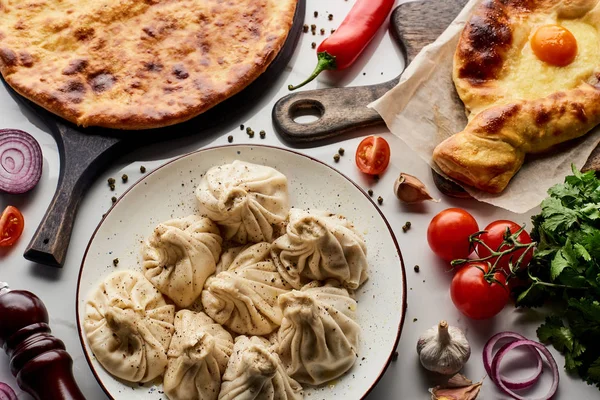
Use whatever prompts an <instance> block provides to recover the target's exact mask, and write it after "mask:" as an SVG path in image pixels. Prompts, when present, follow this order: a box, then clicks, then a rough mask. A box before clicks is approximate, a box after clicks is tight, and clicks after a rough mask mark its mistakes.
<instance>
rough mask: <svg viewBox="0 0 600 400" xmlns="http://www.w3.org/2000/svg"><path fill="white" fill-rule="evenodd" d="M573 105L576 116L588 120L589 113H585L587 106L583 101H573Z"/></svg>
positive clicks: (581, 119) (584, 120) (580, 119)
mask: <svg viewBox="0 0 600 400" xmlns="http://www.w3.org/2000/svg"><path fill="white" fill-rule="evenodd" d="M571 107H572V108H573V113H574V114H575V117H577V119H578V120H579V121H581V122H583V123H586V122H587V121H588V117H587V114H586V113H585V107H584V106H583V104H581V103H571Z"/></svg>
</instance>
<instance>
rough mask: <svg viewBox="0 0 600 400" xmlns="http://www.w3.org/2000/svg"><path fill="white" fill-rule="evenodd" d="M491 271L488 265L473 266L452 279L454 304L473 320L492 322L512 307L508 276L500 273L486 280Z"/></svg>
mask: <svg viewBox="0 0 600 400" xmlns="http://www.w3.org/2000/svg"><path fill="white" fill-rule="evenodd" d="M489 268H490V266H489V264H488V263H484V262H472V263H469V264H466V265H465V266H464V267H462V268H460V269H459V270H458V272H456V274H455V275H454V278H453V279H452V283H451V284H450V297H452V302H453V303H454V305H455V306H456V308H458V310H459V311H460V312H462V313H463V314H464V315H466V316H467V317H469V318H473V319H487V318H491V317H493V316H494V315H496V314H498V313H499V312H500V311H502V309H503V308H504V306H505V305H506V303H508V298H509V289H508V287H507V286H506V277H505V275H504V273H502V271H498V270H496V272H494V273H493V276H492V277H490V278H492V279H486V277H485V274H487V273H488V271H489Z"/></svg>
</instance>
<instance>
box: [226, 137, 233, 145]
mask: <svg viewBox="0 0 600 400" xmlns="http://www.w3.org/2000/svg"><path fill="white" fill-rule="evenodd" d="M227 141H228V142H229V143H231V142H233V136H231V135H229V136H227Z"/></svg>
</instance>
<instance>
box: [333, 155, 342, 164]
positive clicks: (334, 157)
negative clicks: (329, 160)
mask: <svg viewBox="0 0 600 400" xmlns="http://www.w3.org/2000/svg"><path fill="white" fill-rule="evenodd" d="M333 161H335V162H339V161H340V155H339V154H334V155H333Z"/></svg>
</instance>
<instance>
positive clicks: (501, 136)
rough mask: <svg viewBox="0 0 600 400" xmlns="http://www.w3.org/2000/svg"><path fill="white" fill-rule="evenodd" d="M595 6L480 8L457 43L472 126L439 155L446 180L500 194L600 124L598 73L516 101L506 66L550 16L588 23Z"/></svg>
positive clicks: (537, 2) (458, 78)
mask: <svg viewBox="0 0 600 400" xmlns="http://www.w3.org/2000/svg"><path fill="white" fill-rule="evenodd" d="M597 6H598V0H568V1H562V2H558V1H550V0H523V1H519V0H484V1H483V2H482V3H480V4H479V5H478V6H477V7H476V9H475V10H474V12H473V14H472V15H471V17H470V19H469V21H468V22H467V24H466V25H465V28H464V30H463V32H462V35H461V37H460V39H459V43H458V45H457V49H456V53H455V56H454V69H453V78H454V83H455V86H456V89H457V92H458V94H459V96H460V98H461V99H462V101H463V103H464V104H465V108H466V111H467V115H468V116H469V123H468V124H467V126H466V128H465V129H464V130H463V131H462V132H459V133H457V134H455V135H454V136H452V137H450V138H448V139H446V140H445V141H443V142H442V143H440V144H439V145H438V146H437V147H436V148H435V150H434V153H433V160H434V161H435V162H436V163H437V165H438V166H439V167H440V169H441V170H442V171H443V172H444V173H445V174H447V175H448V176H450V177H451V178H453V179H456V180H458V181H460V182H462V183H465V184H467V185H470V186H473V187H475V188H478V189H480V190H483V191H486V192H490V193H500V192H502V191H503V190H504V189H505V188H506V186H507V185H508V183H509V181H510V179H511V178H512V177H513V176H514V175H515V174H516V173H517V172H518V171H519V169H520V168H521V166H522V165H523V162H524V160H525V157H526V155H527V154H531V153H540V152H544V151H547V150H549V149H552V148H553V147H554V146H555V145H557V144H559V143H561V142H565V141H568V140H571V139H574V138H577V137H580V136H582V135H584V134H586V133H587V132H589V131H590V130H591V129H592V128H593V127H594V126H596V125H597V124H598V123H600V85H599V84H598V77H600V73H599V72H597V71H600V66H594V67H596V72H594V73H591V75H590V76H588V77H587V78H586V80H585V81H582V82H580V83H579V84H577V85H575V86H574V87H572V88H571V87H569V88H565V90H560V91H557V92H555V93H552V94H550V95H547V96H544V97H540V98H515V96H513V95H512V93H510V92H508V93H507V91H506V89H505V88H504V87H503V86H502V84H503V81H502V80H503V79H506V76H505V74H506V64H507V63H508V62H509V61H511V58H515V57H520V52H521V49H522V48H523V46H524V44H525V43H527V42H528V40H529V34H530V32H531V29H532V27H533V26H536V24H540V23H543V21H544V18H546V17H547V16H548V15H552V16H554V18H558V19H560V18H571V19H578V18H582V17H584V16H585V15H586V14H588V13H589V12H590V11H592V10H595V9H596V10H595V11H598V10H597ZM540 21H542V22H540Z"/></svg>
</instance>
